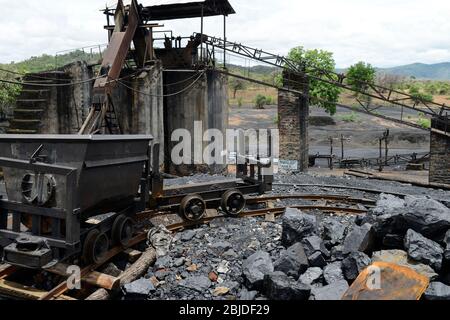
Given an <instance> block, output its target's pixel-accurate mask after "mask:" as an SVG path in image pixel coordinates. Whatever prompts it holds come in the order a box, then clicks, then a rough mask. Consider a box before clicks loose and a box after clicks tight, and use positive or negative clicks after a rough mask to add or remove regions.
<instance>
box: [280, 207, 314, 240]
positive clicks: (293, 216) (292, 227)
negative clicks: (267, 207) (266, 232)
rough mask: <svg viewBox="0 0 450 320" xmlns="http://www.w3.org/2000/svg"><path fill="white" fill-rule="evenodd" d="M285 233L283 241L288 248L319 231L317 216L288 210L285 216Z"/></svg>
mask: <svg viewBox="0 0 450 320" xmlns="http://www.w3.org/2000/svg"><path fill="white" fill-rule="evenodd" d="M282 221H283V233H282V237H281V241H282V243H283V245H284V246H286V247H288V246H291V245H293V244H294V243H296V242H300V241H302V239H303V238H305V237H307V236H309V235H311V234H313V233H315V232H316V231H317V220H316V217H315V216H312V215H309V214H305V213H303V212H301V211H300V210H297V209H292V208H286V211H285V212H284V215H283V219H282Z"/></svg>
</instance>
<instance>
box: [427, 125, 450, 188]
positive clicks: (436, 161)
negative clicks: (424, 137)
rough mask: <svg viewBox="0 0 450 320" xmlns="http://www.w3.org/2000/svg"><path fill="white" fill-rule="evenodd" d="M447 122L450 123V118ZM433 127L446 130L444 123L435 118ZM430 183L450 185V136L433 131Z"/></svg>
mask: <svg viewBox="0 0 450 320" xmlns="http://www.w3.org/2000/svg"><path fill="white" fill-rule="evenodd" d="M447 123H448V124H450V118H449V119H448V120H447ZM432 127H433V128H434V129H437V130H442V131H443V130H444V128H443V124H442V123H439V122H438V121H436V120H435V119H434V120H433V121H432ZM449 128H450V127H449ZM430 183H444V184H449V185H450V138H449V137H447V136H444V135H442V134H439V133H436V132H431V144H430Z"/></svg>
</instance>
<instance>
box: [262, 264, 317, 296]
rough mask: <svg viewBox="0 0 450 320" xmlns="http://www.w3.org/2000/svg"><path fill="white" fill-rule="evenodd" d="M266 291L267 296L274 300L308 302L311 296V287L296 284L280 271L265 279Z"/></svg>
mask: <svg viewBox="0 0 450 320" xmlns="http://www.w3.org/2000/svg"><path fill="white" fill-rule="evenodd" d="M264 289H265V293H266V296H267V297H268V298H269V299H272V300H283V301H287V300H308V298H309V296H310V294H311V287H310V286H309V285H306V284H303V283H301V282H296V281H294V280H293V279H291V278H290V277H288V276H287V275H286V274H284V273H283V272H280V271H276V272H274V273H271V274H268V275H266V276H265V277H264Z"/></svg>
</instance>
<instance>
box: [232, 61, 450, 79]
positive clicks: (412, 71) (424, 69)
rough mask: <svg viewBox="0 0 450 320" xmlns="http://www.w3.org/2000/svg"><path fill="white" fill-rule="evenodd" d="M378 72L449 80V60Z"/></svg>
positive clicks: (261, 69) (258, 69) (265, 70)
mask: <svg viewBox="0 0 450 320" xmlns="http://www.w3.org/2000/svg"><path fill="white" fill-rule="evenodd" d="M233 67H234V68H236V69H240V70H242V71H244V70H247V71H248V69H245V68H244V67H241V66H235V65H234V66H233ZM276 70H277V68H273V67H270V66H262V65H257V66H254V67H251V68H250V72H252V73H256V74H260V75H268V74H271V73H273V72H275V71H276ZM346 70H347V69H337V70H336V71H337V72H339V73H345V72H346ZM377 71H378V72H379V73H388V74H395V75H399V76H404V77H407V78H410V77H414V78H416V79H419V80H450V62H444V63H437V64H424V63H414V64H409V65H404V66H399V67H393V68H377Z"/></svg>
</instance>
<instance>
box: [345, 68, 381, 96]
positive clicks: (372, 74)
mask: <svg viewBox="0 0 450 320" xmlns="http://www.w3.org/2000/svg"><path fill="white" fill-rule="evenodd" d="M376 74H377V71H376V70H375V68H374V67H372V65H371V64H369V63H364V62H358V63H357V64H355V65H353V66H351V67H350V68H349V69H348V71H347V84H349V85H350V86H351V87H352V89H353V90H355V91H360V92H366V91H367V90H368V89H369V85H370V84H374V83H375V79H376Z"/></svg>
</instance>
